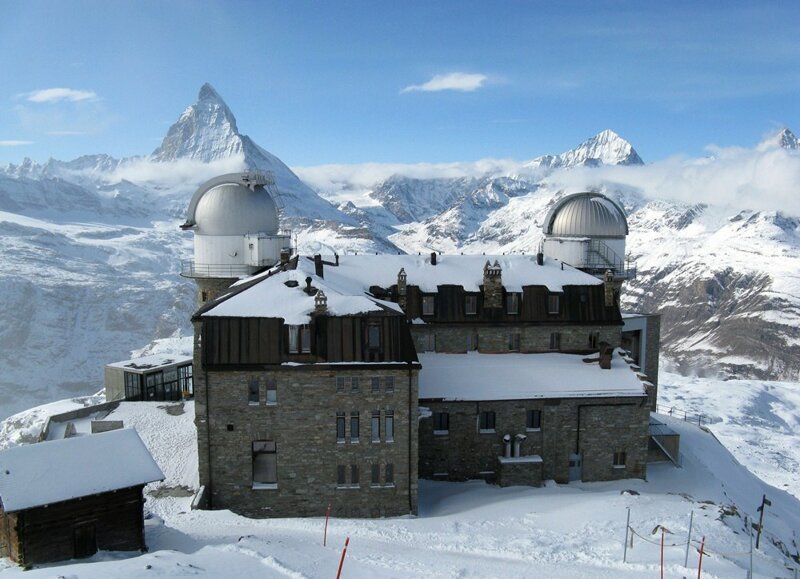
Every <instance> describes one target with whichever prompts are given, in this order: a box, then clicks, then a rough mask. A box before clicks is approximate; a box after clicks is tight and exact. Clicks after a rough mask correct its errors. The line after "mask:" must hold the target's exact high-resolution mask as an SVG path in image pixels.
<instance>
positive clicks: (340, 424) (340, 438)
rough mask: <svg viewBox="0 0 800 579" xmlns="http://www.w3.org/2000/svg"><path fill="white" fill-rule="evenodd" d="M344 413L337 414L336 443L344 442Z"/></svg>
mask: <svg viewBox="0 0 800 579" xmlns="http://www.w3.org/2000/svg"><path fill="white" fill-rule="evenodd" d="M344 419H345V417H344V412H337V413H336V442H344Z"/></svg>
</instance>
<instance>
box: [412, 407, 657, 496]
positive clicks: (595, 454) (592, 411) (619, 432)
mask: <svg viewBox="0 0 800 579" xmlns="http://www.w3.org/2000/svg"><path fill="white" fill-rule="evenodd" d="M420 406H421V407H424V408H428V409H429V410H430V411H431V415H430V416H426V417H425V418H422V419H421V420H420V425H419V436H420V443H419V448H420V465H419V470H420V477H422V478H437V479H442V478H444V479H448V480H466V479H475V478H482V479H485V480H488V481H490V482H498V481H497V475H498V473H497V468H498V467H497V457H498V456H502V455H503V454H504V443H503V436H504V435H505V434H509V435H511V436H512V437H514V436H515V435H516V434H524V435H526V436H527V440H525V441H524V442H523V443H522V446H521V455H522V456H529V455H539V456H541V457H542V460H543V463H542V470H541V476H542V479H545V480H547V479H553V480H555V481H556V482H559V483H565V482H568V481H569V458H570V454H572V453H575V452H576V451H579V452H580V453H581V454H582V455H583V471H582V480H584V481H603V480H615V479H622V478H645V476H646V464H647V444H648V424H649V416H650V412H649V408H648V405H647V397H646V396H641V397H630V398H629V397H616V398H611V397H608V398H580V399H574V398H560V399H548V400H542V399H537V400H502V401H481V402H443V401H434V400H420ZM528 410H539V411H541V428H539V429H537V430H527V429H526V412H527V411H528ZM484 411H493V412H494V413H495V430H494V432H481V431H480V429H479V419H480V413H481V412H484ZM435 412H447V413H449V430H448V432H447V433H446V434H442V433H437V434H434V430H433V416H432V414H433V413H435ZM425 414H426V415H427V412H426V413H425ZM615 451H623V452H625V453H626V461H625V466H624V468H619V467H614V464H613V460H614V452H615Z"/></svg>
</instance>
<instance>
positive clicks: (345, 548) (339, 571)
mask: <svg viewBox="0 0 800 579" xmlns="http://www.w3.org/2000/svg"><path fill="white" fill-rule="evenodd" d="M349 544H350V537H347V538H346V539H345V540H344V549H342V558H341V559H339V570H338V571H337V572H336V579H339V577H341V576H342V565H344V556H345V555H347V545H349Z"/></svg>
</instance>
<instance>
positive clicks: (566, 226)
mask: <svg viewBox="0 0 800 579" xmlns="http://www.w3.org/2000/svg"><path fill="white" fill-rule="evenodd" d="M544 234H545V236H553V237H593V238H597V237H601V238H602V237H605V238H622V239H624V238H625V236H626V235H627V234H628V221H627V219H626V218H625V212H624V211H623V210H622V208H621V207H620V206H619V205H617V204H616V203H615V202H614V201H612V200H611V199H609V198H608V197H606V196H605V195H602V194H600V193H575V194H573V195H567V196H566V197H564V198H562V199H561V200H560V201H558V202H557V203H556V204H555V205H554V206H553V207H552V209H550V212H549V213H548V214H547V217H546V218H545V222H544Z"/></svg>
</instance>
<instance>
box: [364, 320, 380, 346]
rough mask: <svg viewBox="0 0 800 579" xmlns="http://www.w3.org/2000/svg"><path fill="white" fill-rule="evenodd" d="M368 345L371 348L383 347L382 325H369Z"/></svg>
mask: <svg viewBox="0 0 800 579" xmlns="http://www.w3.org/2000/svg"><path fill="white" fill-rule="evenodd" d="M367 347H368V348H369V349H370V350H378V349H380V347H381V326H380V324H370V325H369V326H368V327H367Z"/></svg>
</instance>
